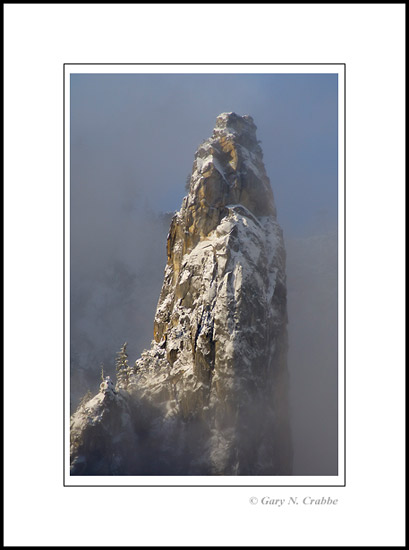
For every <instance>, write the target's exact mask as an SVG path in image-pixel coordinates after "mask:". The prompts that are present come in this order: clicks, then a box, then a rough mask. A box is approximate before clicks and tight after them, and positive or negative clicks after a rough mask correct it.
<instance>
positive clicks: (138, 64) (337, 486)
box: [63, 62, 346, 488]
mask: <svg viewBox="0 0 409 550" xmlns="http://www.w3.org/2000/svg"><path fill="white" fill-rule="evenodd" d="M68 65H92V66H94V65H132V66H140V65H150V66H152V65H163V66H165V65H172V66H176V65H183V66H186V65H189V66H197V65H200V66H203V65H228V66H231V65H257V66H259V65H264V66H269V67H270V66H276V65H278V66H280V65H297V66H302V65H308V66H311V65H319V66H320V65H326V66H328V65H337V66H343V67H344V121H343V122H344V143H343V146H344V326H343V329H344V472H343V474H344V483H343V484H342V485H191V484H190V485H145V484H144V485H71V484H70V485H67V484H66V480H65V458H66V457H65V453H66V449H65V349H66V342H65V290H66V287H65V265H66V262H65V189H66V187H65V183H66V182H65V67H66V66H68ZM130 74H131V73H130ZM152 74H155V73H152ZM175 74H177V73H175ZM192 74H195V73H192ZM232 74H233V73H232ZM338 123H339V118H338ZM338 185H339V183H338ZM338 368H339V365H338ZM338 413H339V410H338ZM338 475H339V472H338ZM121 477H125V476H121ZM153 477H159V476H153ZM277 477H279V476H277ZM314 477H316V476H314ZM63 486H64V487H146V488H148V487H149V488H150V487H212V488H214V487H277V488H280V487H334V488H345V487H346V63H323V62H319V63H63Z"/></svg>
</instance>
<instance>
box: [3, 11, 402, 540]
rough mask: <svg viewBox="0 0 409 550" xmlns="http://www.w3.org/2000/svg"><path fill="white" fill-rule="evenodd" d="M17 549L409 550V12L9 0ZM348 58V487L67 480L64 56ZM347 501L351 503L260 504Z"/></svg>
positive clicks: (10, 345)
mask: <svg viewBox="0 0 409 550" xmlns="http://www.w3.org/2000/svg"><path fill="white" fill-rule="evenodd" d="M4 11H5V72H4V75H5V192H4V197H5V375H4V387H5V392H4V393H5V455H4V459H5V502H4V503H5V545H6V546H35V545H44V546H47V545H57V546H58V545H68V546H84V545H85V546H91V545H92V546H104V545H105V546H121V545H122V546H183V545H193V546H219V545H221V546H313V545H315V546H323V545H329V546H352V545H356V546H371V545H373V546H385V545H389V546H403V545H404V492H403V484H404V269H405V266H404V183H405V182H404V168H405V166H404V145H405V144H404V130H405V127H404V93H405V89H404V86H405V80H404V79H405V74H404V44H405V42H404V41H405V37H404V32H405V26H404V21H405V5H404V4H392V5H386V4H366V5H352V4H346V5H344V4H334V5H332V4H326V5H323V6H321V5H315V4H306V5H300V4H295V5H263V4H261V5H254V6H253V5H249V4H247V5H240V4H236V5H216V4H214V5H212V4H207V5H206V4H199V5H191V4H190V5H179V4H171V5H137V4H134V5H132V4H131V5H124V4H123V5H113V4H108V5H106V4H99V5H98V4H96V5H89V4H88V5H81V4H52V5H44V4H34V5H27V4H20V5H19V4H17V5H11V4H6V5H5V10H4ZM78 62H87V63H96V62H103V63H107V62H112V63H117V62H129V63H138V62H139V63H141V62H148V63H149V62H162V63H165V62H169V63H170V62H172V63H177V62H191V63H199V62H206V63H211V62H213V63H215V62H224V63H233V62H237V63H255V62H257V63H278V62H281V63H290V62H294V63H303V62H304V63H317V62H322V63H346V65H347V72H346V75H347V78H346V82H347V148H346V159H347V223H346V227H347V258H346V264H347V332H346V339H347V479H346V481H347V486H346V487H345V488H330V489H323V488H298V489H297V488H271V489H267V488H239V487H228V488H221V487H216V488H212V487H202V488H194V487H184V488H159V487H153V488H132V487H120V488H115V487H108V488H97V487H91V488H87V487H80V488H73V487H63V484H62V468H61V457H62V426H63V406H62V402H61V401H62V379H63V371H62V357H63V349H62V346H63V330H62V319H63V314H62V313H63V312H62V306H63V295H62V273H63V251H62V242H63V223H62V204H63V189H62V158H63V148H62V112H63V110H62V108H63V104H62V75H63V63H78ZM308 495H310V496H312V497H321V496H326V497H328V496H331V497H332V498H337V499H338V504H337V505H336V506H306V505H305V506H304V505H299V506H283V507H281V508H278V507H276V506H272V505H262V504H260V503H259V504H257V505H252V504H250V502H249V499H250V497H254V496H255V497H258V498H259V499H261V498H262V497H263V496H270V497H271V498H286V497H287V498H288V497H290V496H298V497H299V498H300V499H302V498H303V497H305V496H308Z"/></svg>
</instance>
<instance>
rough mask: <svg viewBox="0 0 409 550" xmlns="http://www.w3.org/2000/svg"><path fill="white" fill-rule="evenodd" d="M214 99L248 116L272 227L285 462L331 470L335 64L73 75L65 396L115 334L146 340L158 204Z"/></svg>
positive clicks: (109, 358)
mask: <svg viewBox="0 0 409 550" xmlns="http://www.w3.org/2000/svg"><path fill="white" fill-rule="evenodd" d="M223 111H235V112H237V113H238V114H241V115H243V114H250V115H251V116H252V117H253V118H254V121H255V123H256V125H257V127H258V130H257V135H258V138H259V139H260V140H261V142H262V143H261V147H262V148H263V152H264V162H265V165H266V170H267V174H268V175H269V177H270V180H271V185H272V189H273V192H274V196H275V201H276V206H277V212H278V221H279V223H280V224H281V226H282V228H283V231H284V239H285V245H286V251H287V293H288V295H287V299H288V317H289V325H288V330H289V354H288V364H289V370H290V403H291V420H292V437H293V445H294V470H293V473H294V475H336V474H337V473H338V471H337V438H338V433H337V426H338V403H337V394H338V388H337V379H338V364H337V363H338V342H337V330H338V327H337V273H338V266H337V223H338V220H337V208H338V205H337V193H338V182H337V174H338V165H337V146H338V144H337V132H338V128H337V77H336V75H330V74H329V75H319V74H317V75H284V74H283V75H280V74H277V75H268V74H254V75H223V74H221V75H143V74H142V75H73V76H71V108H70V113H71V120H70V122H71V143H70V166H71V181H70V194H71V201H70V202H71V212H70V224H71V227H70V236H71V249H70V271H71V281H70V293H71V295H70V300H71V310H70V327H71V342H70V348H71V371H70V372H71V408H72V410H73V409H75V407H76V406H77V404H78V402H79V399H80V398H81V397H82V396H83V395H84V394H85V393H86V392H87V390H90V391H91V392H92V393H96V391H97V389H98V386H99V383H100V376H101V364H103V369H104V373H105V374H109V375H110V376H111V377H112V378H114V377H115V368H114V361H115V354H116V352H117V351H119V349H120V347H121V345H122V344H123V343H124V342H125V341H126V342H128V354H129V364H133V363H134V362H135V360H136V359H137V358H138V357H139V355H140V353H141V352H142V351H143V349H145V348H148V347H149V346H150V341H151V340H152V338H153V317H154V313H155V310H156V305H157V302H158V298H159V293H160V289H161V286H162V282H163V271H164V267H165V263H166V235H167V232H168V229H169V223H170V217H171V215H172V213H173V212H174V211H176V210H178V209H179V208H180V205H181V202H182V198H183V196H184V194H185V181H186V177H187V176H188V175H189V174H190V172H191V168H192V163H193V157H194V152H195V150H196V148H197V147H198V145H199V144H200V143H201V141H203V140H204V139H205V138H207V137H208V136H209V135H210V134H211V131H212V128H213V126H214V123H215V119H216V116H217V115H219V114H220V113H221V112H223ZM340 367H342V366H340Z"/></svg>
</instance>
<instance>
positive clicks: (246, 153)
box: [71, 113, 292, 475]
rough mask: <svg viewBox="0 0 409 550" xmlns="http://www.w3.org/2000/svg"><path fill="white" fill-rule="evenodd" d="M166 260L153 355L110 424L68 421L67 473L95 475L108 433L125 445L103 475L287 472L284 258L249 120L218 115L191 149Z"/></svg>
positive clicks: (129, 377)
mask: <svg viewBox="0 0 409 550" xmlns="http://www.w3.org/2000/svg"><path fill="white" fill-rule="evenodd" d="M167 254H168V261H167V266H166V268H165V274H164V282H163V287H162V291H161V294H160V298H159V303H158V307H157V311H156V315H155V319H154V340H153V342H152V345H151V348H150V349H149V350H147V351H145V352H144V353H143V354H142V357H141V358H140V359H139V360H138V361H137V362H136V364H135V366H134V367H129V368H127V371H126V373H121V374H122V375H121V376H120V377H119V380H118V382H117V387H116V390H115V393H113V396H114V397H113V399H112V400H111V401H109V402H108V400H106V401H107V405H106V407H108V409H109V414H105V416H104V415H101V414H100V413H99V416H98V418H94V417H93V414H92V413H90V414H88V416H87V414H84V407H85V408H86V407H87V404H83V405H82V406H81V407H80V408H79V409H78V410H77V412H76V413H75V414H74V415H73V417H72V430H71V436H72V464H73V466H72V473H73V474H83V475H86V474H88V475H92V474H93V473H94V471H93V468H94V466H93V463H92V458H91V456H90V454H89V452H88V451H87V449H89V447H90V439H91V440H92V438H93V433H94V432H95V434H97V436H98V438H99V441H100V440H101V435H100V432H101V425H105V424H106V430H105V431H106V438H107V448H108V447H109V448H110V449H111V447H110V445H111V443H110V441H111V440H112V439H115V438H117V439H118V438H119V440H121V434H124V435H123V438H122V440H123V441H124V444H123V449H122V450H121V449H120V448H118V446H116V447H115V456H116V459H115V461H114V463H115V468H116V471H112V459H111V462H109V460H108V458H107V460H106V464H104V460H103V459H101V460H100V461H99V471H101V468H102V470H103V469H104V468H105V470H106V471H105V475H110V474H115V473H120V474H121V473H122V474H141V475H144V474H146V475H289V474H291V463H292V450H291V442H290V428H289V419H288V403H287V393H288V388H287V386H288V373H287V364H286V356H287V328H286V326H287V308H286V286H285V251H284V246H283V238H282V231H281V229H280V227H279V225H278V223H277V221H276V209H275V205H274V197H273V193H272V190H271V186H270V182H269V179H268V177H267V175H266V172H265V168H264V164H263V158H262V151H261V148H260V145H259V143H258V141H257V138H256V126H255V124H254V122H253V119H252V118H251V117H250V116H243V117H241V116H238V115H236V114H235V113H223V114H221V115H220V116H219V117H217V120H216V125H215V128H214V130H213V134H212V136H211V137H210V138H209V139H208V140H206V141H205V142H204V143H202V144H201V145H200V146H199V148H198V150H197V151H196V154H195V160H194V163H193V171H192V176H191V179H190V188H189V193H188V195H187V196H186V197H185V198H184V199H183V204H182V207H181V209H180V211H179V212H177V213H176V214H175V216H174V217H173V219H172V222H171V226H170V231H169V234H168V239H167ZM95 399H96V398H94V400H95ZM102 403H103V401H102ZM114 403H115V406H114V405H113V404H114ZM101 406H103V405H101ZM88 408H90V407H89V405H88ZM91 408H92V407H91ZM113 411H114V412H113ZM115 411H116V412H115ZM124 411H126V414H125V413H124ZM118 415H120V416H121V418H122V424H121V426H122V427H120V426H119V424H118V421H115V418H116V417H117V416H118ZM94 416H95V415H94ZM80 417H81V419H82V420H81V421H80V420H79V418H80ZM104 418H105V419H110V420H109V422H108V420H104ZM84 419H85V420H84ZM104 423H105V424H104ZM113 426H114V427H113ZM131 434H134V436H132V435H131ZM122 440H121V441H122ZM125 442H126V443H125ZM91 447H92V446H91ZM119 447H120V446H119ZM122 455H123V456H122ZM125 457H126V458H125ZM100 475H101V474H100ZM102 475H103V474H102Z"/></svg>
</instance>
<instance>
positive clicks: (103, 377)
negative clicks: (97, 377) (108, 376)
mask: <svg viewBox="0 0 409 550" xmlns="http://www.w3.org/2000/svg"><path fill="white" fill-rule="evenodd" d="M104 380H105V374H104V363H101V381H102V382H103V381H104Z"/></svg>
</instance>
